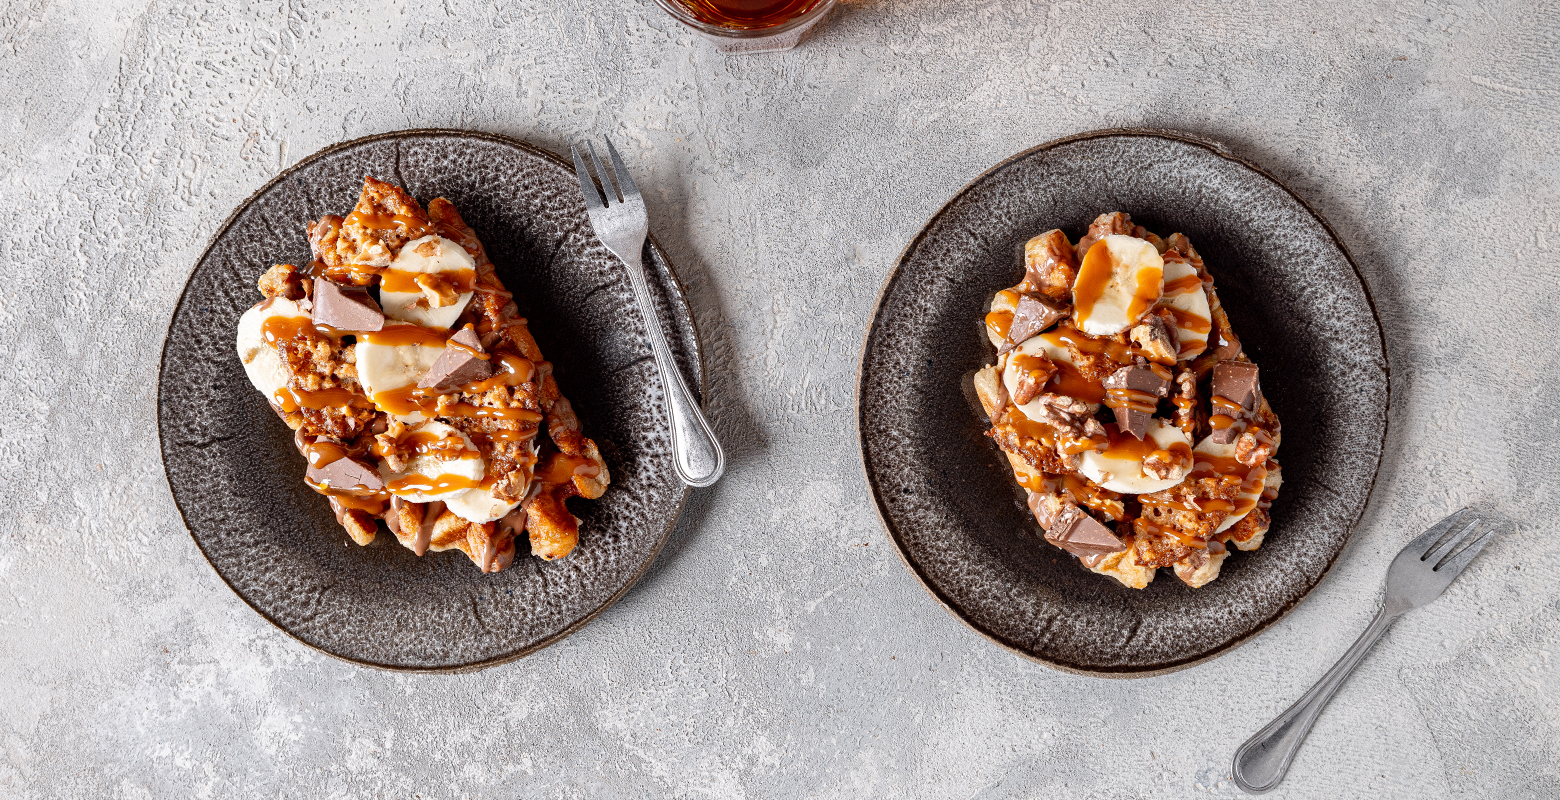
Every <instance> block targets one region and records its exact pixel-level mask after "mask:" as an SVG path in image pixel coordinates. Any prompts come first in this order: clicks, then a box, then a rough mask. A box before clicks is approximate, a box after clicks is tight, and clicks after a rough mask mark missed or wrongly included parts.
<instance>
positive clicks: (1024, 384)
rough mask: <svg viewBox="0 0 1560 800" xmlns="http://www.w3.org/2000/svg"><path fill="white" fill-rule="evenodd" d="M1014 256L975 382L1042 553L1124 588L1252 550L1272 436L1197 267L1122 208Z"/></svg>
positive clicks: (1209, 574)
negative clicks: (1015, 279) (1018, 260)
mask: <svg viewBox="0 0 1560 800" xmlns="http://www.w3.org/2000/svg"><path fill="white" fill-rule="evenodd" d="M1024 261H1025V264H1024V268H1025V269H1024V279H1023V280H1022V281H1020V282H1019V283H1018V284H1017V285H1016V286H1013V287H1011V288H1008V289H1004V290H1002V291H999V292H997V293H996V294H995V296H994V297H993V298H992V301H991V306H990V311H989V313H987V314H986V317H985V330H986V334H987V336H988V338H989V339H990V341H991V343H992V345H993V346H995V347H996V348H997V355H996V360H995V363H993V364H991V365H989V366H986V367H985V368H983V369H981V370H979V371H977V373H976V374H975V381H974V383H975V390H976V394H977V396H978V397H979V398H980V402H981V406H982V407H983V408H984V409H985V412H986V415H987V418H988V419H989V420H990V422H991V428H990V430H989V431H988V432H987V436H989V437H990V438H991V439H992V441H994V442H995V443H996V445H997V446H998V447H999V448H1001V450H1002V451H1003V452H1004V453H1005V454H1006V456H1007V459H1008V462H1009V463H1010V464H1011V465H1012V468H1013V473H1014V476H1015V477H1016V478H1017V480H1018V483H1019V485H1020V486H1021V487H1023V489H1024V492H1025V495H1026V497H1027V498H1028V504H1029V508H1030V510H1031V511H1032V512H1033V513H1034V516H1035V518H1036V520H1037V521H1038V522H1039V523H1040V526H1041V527H1042V528H1043V529H1045V538H1046V540H1047V541H1048V542H1050V543H1051V544H1053V545H1055V546H1057V547H1060V548H1061V549H1063V550H1065V551H1067V552H1068V553H1071V554H1072V555H1074V556H1076V557H1077V558H1078V560H1079V562H1080V563H1081V564H1082V565H1083V566H1084V567H1085V568H1087V569H1089V570H1092V571H1094V572H1097V573H1100V574H1102V575H1109V576H1110V577H1112V578H1115V579H1116V580H1118V581H1120V582H1121V583H1123V584H1125V585H1126V586H1129V587H1131V588H1135V589H1141V588H1144V587H1146V586H1147V585H1148V584H1149V582H1150V581H1152V580H1153V579H1154V575H1155V573H1156V572H1157V570H1158V569H1159V568H1160V567H1170V568H1171V569H1173V570H1174V571H1175V574H1176V577H1178V578H1180V579H1181V580H1182V581H1184V582H1186V583H1187V584H1188V585H1190V586H1192V587H1199V586H1203V585H1204V584H1206V583H1208V582H1209V581H1211V580H1213V579H1215V578H1217V577H1218V575H1219V568H1220V566H1221V565H1222V564H1223V563H1224V559H1225V558H1226V557H1227V556H1228V554H1229V547H1228V545H1233V546H1234V547H1235V548H1237V549H1241V550H1255V549H1257V548H1258V547H1260V546H1261V545H1262V540H1263V537H1264V536H1265V535H1266V533H1267V530H1268V524H1269V516H1268V511H1269V507H1270V506H1271V505H1272V502H1273V499H1274V498H1275V497H1277V495H1278V489H1279V486H1280V484H1281V483H1282V477H1281V475H1282V473H1281V471H1280V468H1279V464H1278V462H1277V461H1276V460H1274V459H1273V455H1274V454H1275V453H1276V452H1277V451H1278V446H1279V442H1280V441H1281V438H1282V435H1281V432H1280V426H1279V421H1278V416H1277V415H1276V414H1274V413H1273V409H1272V406H1271V405H1269V403H1268V401H1267V398H1266V397H1265V396H1263V394H1262V390H1261V386H1260V383H1259V381H1258V368H1257V365H1256V364H1255V363H1253V362H1252V361H1251V359H1250V358H1249V357H1248V356H1247V354H1246V353H1245V352H1244V350H1243V349H1242V347H1241V343H1240V339H1239V337H1237V336H1236V335H1235V332H1234V330H1232V329H1231V327H1230V321H1229V317H1228V315H1227V314H1226V313H1225V311H1224V308H1223V306H1222V305H1221V304H1220V302H1219V295H1218V292H1217V291H1216V289H1215V287H1214V280H1213V276H1212V275H1211V274H1210V273H1209V271H1208V268H1207V265H1206V264H1204V262H1203V259H1202V257H1201V256H1200V255H1199V254H1198V253H1197V250H1196V249H1195V248H1193V247H1192V243H1191V242H1190V241H1188V240H1187V238H1186V237H1185V236H1182V235H1181V234H1178V233H1177V234H1171V235H1170V236H1168V237H1160V236H1157V235H1155V234H1154V233H1152V232H1150V231H1148V230H1146V229H1144V228H1143V226H1141V225H1136V224H1134V223H1133V222H1132V219H1131V217H1129V216H1128V215H1127V214H1124V213H1121V212H1113V213H1109V214H1102V215H1100V216H1099V217H1098V218H1096V219H1095V220H1094V222H1093V224H1091V225H1090V226H1089V230H1088V233H1087V234H1085V235H1084V236H1083V238H1082V239H1080V240H1079V241H1078V242H1076V243H1074V242H1072V241H1071V240H1070V239H1068V237H1067V236H1066V234H1064V233H1063V232H1062V231H1060V230H1052V231H1047V232H1045V233H1042V234H1040V235H1039V236H1036V237H1034V238H1033V239H1031V240H1029V242H1028V243H1027V244H1026V245H1025V248H1024Z"/></svg>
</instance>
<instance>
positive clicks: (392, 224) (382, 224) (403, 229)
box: [341, 211, 433, 239]
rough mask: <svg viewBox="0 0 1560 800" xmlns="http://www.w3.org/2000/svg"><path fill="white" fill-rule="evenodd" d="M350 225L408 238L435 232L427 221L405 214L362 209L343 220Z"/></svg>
mask: <svg viewBox="0 0 1560 800" xmlns="http://www.w3.org/2000/svg"><path fill="white" fill-rule="evenodd" d="M349 225H357V226H359V227H361V228H364V229H366V230H370V231H390V232H393V233H400V234H403V235H405V236H406V238H408V239H421V238H422V237H424V236H428V235H430V234H432V233H433V229H432V228H430V227H429V226H428V224H427V223H425V222H423V221H422V220H420V219H417V218H416V217H409V216H407V215H405V214H374V213H368V214H365V213H363V212H362V211H353V212H352V213H351V214H348V215H347V218H346V219H344V220H342V221H341V226H342V227H343V228H345V227H347V226H349Z"/></svg>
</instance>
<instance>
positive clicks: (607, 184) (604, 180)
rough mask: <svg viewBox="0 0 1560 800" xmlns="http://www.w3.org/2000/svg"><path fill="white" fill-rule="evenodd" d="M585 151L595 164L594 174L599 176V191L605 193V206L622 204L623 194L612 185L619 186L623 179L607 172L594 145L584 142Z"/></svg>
mask: <svg viewBox="0 0 1560 800" xmlns="http://www.w3.org/2000/svg"><path fill="white" fill-rule="evenodd" d="M585 149H586V150H589V151H590V160H591V161H594V162H595V163H596V174H597V175H599V176H601V190H602V191H604V192H606V193H607V204H608V205H617V204H618V203H620V202H622V198H623V192H622V191H620V190H619V189H618V187H617V186H614V185H613V183H617V184H618V185H619V186H620V185H622V180H623V179H622V178H619V177H618V176H616V175H613V174H612V173H611V172H610V171H608V170H607V166H606V165H605V164H603V163H602V161H601V156H599V155H596V145H595V144H594V143H592V142H589V141H587V142H585Z"/></svg>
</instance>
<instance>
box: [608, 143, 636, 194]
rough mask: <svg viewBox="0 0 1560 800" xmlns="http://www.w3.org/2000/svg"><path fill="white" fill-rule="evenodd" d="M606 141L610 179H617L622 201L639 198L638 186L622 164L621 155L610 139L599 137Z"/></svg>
mask: <svg viewBox="0 0 1560 800" xmlns="http://www.w3.org/2000/svg"><path fill="white" fill-rule="evenodd" d="M601 140H602V141H603V142H606V143H607V155H608V156H609V157H611V159H612V179H613V180H615V181H617V185H618V191H620V192H622V193H623V201H624V202H629V201H632V200H640V199H641V198H640V195H639V187H638V186H636V185H634V176H633V175H630V174H629V172H628V167H627V166H624V164H623V157H622V156H620V155H618V151H617V148H616V147H613V146H612V140H611V139H608V138H607V137H605V136H603V137H601Z"/></svg>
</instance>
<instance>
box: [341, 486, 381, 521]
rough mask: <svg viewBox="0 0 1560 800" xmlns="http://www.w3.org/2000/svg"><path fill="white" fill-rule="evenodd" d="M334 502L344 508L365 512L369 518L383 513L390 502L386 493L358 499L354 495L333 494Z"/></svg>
mask: <svg viewBox="0 0 1560 800" xmlns="http://www.w3.org/2000/svg"><path fill="white" fill-rule="evenodd" d="M330 496H331V497H334V498H336V502H338V503H340V504H341V505H342V506H343V507H345V508H351V509H356V510H358V511H364V512H367V513H368V515H369V516H371V517H377V516H380V515H381V514H384V513H385V505H386V504H387V503H389V502H390V495H389V494H388V493H386V492H380V493H378V494H371V495H366V496H362V497H359V496H358V495H355V494H335V493H332V494H331V495H330Z"/></svg>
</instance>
